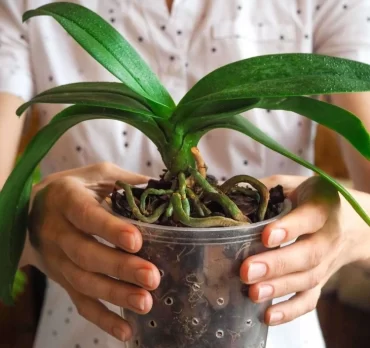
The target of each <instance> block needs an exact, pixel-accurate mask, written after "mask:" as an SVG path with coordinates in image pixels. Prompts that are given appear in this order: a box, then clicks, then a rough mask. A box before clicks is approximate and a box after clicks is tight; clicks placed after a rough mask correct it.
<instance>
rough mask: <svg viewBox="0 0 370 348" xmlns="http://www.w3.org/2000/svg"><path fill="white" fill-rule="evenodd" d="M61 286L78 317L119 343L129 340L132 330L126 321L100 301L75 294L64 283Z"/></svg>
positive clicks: (74, 291) (75, 292) (70, 287)
mask: <svg viewBox="0 0 370 348" xmlns="http://www.w3.org/2000/svg"><path fill="white" fill-rule="evenodd" d="M62 285H63V287H64V288H65V289H66V290H67V292H68V294H69V296H70V297H71V299H72V301H73V303H74V304H75V306H76V308H77V312H78V314H79V315H81V316H82V317H84V318H85V319H86V320H88V321H89V322H91V323H93V324H95V325H96V326H98V327H99V328H101V329H102V330H103V331H105V332H106V333H108V334H110V335H111V336H114V337H116V338H117V339H119V340H120V341H124V342H125V341H127V340H129V339H130V338H131V336H132V329H131V327H130V325H129V323H128V322H127V321H126V320H124V319H122V318H121V317H120V316H119V315H117V314H116V313H113V312H112V311H110V310H109V309H108V308H107V307H105V306H104V305H103V304H102V303H101V302H100V301H98V300H94V299H92V298H89V297H88V296H85V295H82V294H81V293H79V292H77V291H76V290H74V289H73V288H72V286H70V285H69V284H68V283H67V282H66V281H64V282H63V284H62Z"/></svg>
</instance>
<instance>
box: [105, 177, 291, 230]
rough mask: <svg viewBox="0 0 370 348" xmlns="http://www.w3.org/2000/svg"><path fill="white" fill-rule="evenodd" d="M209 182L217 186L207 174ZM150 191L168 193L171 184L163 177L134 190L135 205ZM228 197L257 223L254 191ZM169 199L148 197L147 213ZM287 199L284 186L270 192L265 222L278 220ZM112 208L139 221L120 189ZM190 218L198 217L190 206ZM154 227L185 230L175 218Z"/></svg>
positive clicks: (218, 210) (214, 207) (217, 211)
mask: <svg viewBox="0 0 370 348" xmlns="http://www.w3.org/2000/svg"><path fill="white" fill-rule="evenodd" d="M207 181H208V182H209V183H211V184H212V185H213V186H214V187H217V180H216V179H215V178H214V177H213V176H212V175H207ZM147 188H155V189H164V190H168V189H171V182H168V181H164V180H163V179H162V178H161V179H160V180H150V181H149V182H148V185H147V186H146V187H145V188H135V187H134V188H133V189H132V192H133V194H134V196H135V198H136V204H137V205H138V206H139V204H140V196H141V194H142V193H143V192H144V191H145V189H147ZM194 192H195V193H198V192H199V188H197V187H195V188H194ZM228 197H229V198H230V199H231V200H232V201H233V202H234V203H235V204H236V205H237V206H238V208H239V209H240V210H241V211H242V212H243V214H244V215H246V216H248V218H249V219H250V220H251V222H258V219H257V210H258V207H259V201H260V197H259V194H258V192H257V191H256V190H254V189H252V188H246V189H244V190H243V192H240V191H238V190H232V191H231V192H230V193H229V194H228ZM169 199H170V196H169V195H164V196H154V197H153V196H152V197H149V198H148V211H149V212H151V211H154V209H155V208H157V207H158V206H159V205H161V204H162V203H164V202H166V201H169ZM284 199H285V196H284V192H283V187H282V186H281V185H277V186H275V187H273V188H271V189H270V199H269V204H268V208H267V212H266V215H265V220H268V219H270V218H273V217H275V216H276V215H278V214H279V213H280V212H281V210H282V206H283V202H284ZM200 200H201V202H203V203H204V204H205V205H206V206H207V208H209V209H210V210H211V211H212V214H211V215H210V216H224V217H228V216H227V215H226V214H225V212H224V210H223V208H222V207H221V206H220V205H219V204H218V203H215V202H208V201H206V200H205V199H204V198H203V197H202V196H200ZM112 208H113V210H114V211H115V212H116V213H118V214H120V215H122V216H124V217H126V218H129V219H133V220H136V218H135V216H134V215H133V213H132V210H131V208H130V207H129V205H128V203H127V201H126V197H125V194H124V192H123V193H122V192H120V188H118V187H117V188H115V189H114V191H113V193H112ZM190 216H191V217H199V215H197V212H196V210H195V209H193V207H192V205H191V210H190ZM154 224H157V225H162V226H174V227H184V225H182V224H181V223H180V222H177V221H173V219H171V218H170V219H168V218H166V217H165V216H164V215H163V216H162V217H161V218H160V219H159V220H158V221H157V222H155V223H154Z"/></svg>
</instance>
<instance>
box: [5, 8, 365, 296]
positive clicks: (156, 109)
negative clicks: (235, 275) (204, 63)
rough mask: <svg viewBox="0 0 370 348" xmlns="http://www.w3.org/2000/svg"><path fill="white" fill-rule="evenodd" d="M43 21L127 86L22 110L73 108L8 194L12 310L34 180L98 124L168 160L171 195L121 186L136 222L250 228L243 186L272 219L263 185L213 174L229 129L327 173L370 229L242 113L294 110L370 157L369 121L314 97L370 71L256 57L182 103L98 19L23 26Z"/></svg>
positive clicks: (81, 89) (203, 84)
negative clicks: (74, 131)
mask: <svg viewBox="0 0 370 348" xmlns="http://www.w3.org/2000/svg"><path fill="white" fill-rule="evenodd" d="M37 16H51V17H53V18H54V19H55V20H56V21H57V22H58V23H59V24H60V25H61V26H62V27H63V28H64V29H65V30H66V31H67V32H68V33H69V34H70V35H71V36H72V37H73V38H74V39H75V40H76V41H77V42H78V43H79V44H80V45H81V47H83V48H84V49H85V50H86V51H87V52H88V53H89V54H90V55H91V57H92V58H94V59H95V60H97V61H98V62H99V63H100V64H101V65H102V66H103V67H105V68H106V69H107V70H108V71H109V72H110V73H111V74H112V75H113V76H115V77H116V78H117V79H118V81H120V82H82V83H73V84H68V85H63V86H58V87H55V88H52V89H49V90H47V91H44V92H42V93H40V94H38V95H37V96H35V97H34V98H33V99H32V100H30V101H29V102H27V103H25V104H24V105H22V106H21V107H20V108H19V109H18V110H17V114H18V115H19V116H20V115H21V114H23V113H24V111H25V110H26V109H27V108H29V107H30V106H32V105H33V104H36V103H61V104H70V105H71V104H72V105H71V106H69V107H67V108H65V109H64V110H63V111H62V112H60V113H59V114H57V115H56V116H55V117H54V118H53V119H52V120H51V122H50V123H49V124H47V125H46V126H45V127H43V128H42V129H41V130H40V131H39V132H38V133H37V134H36V135H35V136H34V138H33V139H32V140H31V142H30V144H29V145H28V147H27V148H26V150H25V151H24V153H23V156H22V158H21V159H20V160H19V161H18V163H17V164H16V166H15V168H14V170H13V171H12V173H11V174H10V176H9V178H8V180H7V182H6V184H5V186H4V188H3V190H2V191H1V193H0V251H1V252H0V298H1V299H2V300H3V301H4V302H6V303H11V302H12V296H11V293H12V288H13V282H14V278H15V275H16V272H17V267H18V262H19V259H20V256H21V253H22V249H23V245H24V241H25V236H26V231H27V219H28V209H29V201H30V193H31V189H32V174H33V172H34V170H35V168H36V167H37V165H38V163H39V162H40V161H41V160H42V159H43V157H44V156H45V155H46V154H47V152H48V151H49V150H50V148H51V147H52V146H53V144H54V143H55V142H56V141H57V140H58V139H59V138H60V137H61V136H62V135H63V133H65V132H66V131H67V130H68V129H69V128H71V127H73V126H74V125H76V124H78V123H80V122H83V121H88V120H92V119H112V120H119V121H122V122H126V123H127V124H130V125H131V126H133V127H135V128H136V129H138V130H139V131H141V132H142V133H144V134H145V135H146V136H147V137H148V138H149V139H150V140H151V141H152V142H153V143H154V144H155V146H156V147H157V149H158V151H159V153H160V155H161V157H162V160H163V163H164V166H165V173H164V174H163V176H161V180H160V182H161V183H162V184H163V185H164V186H163V185H162V186H163V187H160V188H153V187H148V188H146V189H142V190H141V191H137V190H136V191H135V188H132V187H131V186H130V185H128V184H126V183H117V185H118V186H119V187H120V188H123V190H124V199H125V202H126V206H127V209H128V211H130V213H131V215H132V217H133V218H136V219H137V220H140V221H144V222H149V223H157V222H158V221H162V220H161V219H167V220H168V219H172V220H173V221H176V222H177V223H180V224H181V225H185V226H189V227H212V226H213V227H214V226H219V227H222V226H232V225H239V224H245V223H250V222H251V219H250V218H249V217H248V216H247V215H246V214H244V213H243V212H242V211H241V209H240V208H239V206H238V205H237V204H236V203H235V202H234V201H233V200H232V198H231V196H232V195H231V193H232V192H235V190H239V192H242V193H243V191H242V190H243V189H242V188H241V187H240V188H239V186H238V184H239V183H242V182H243V183H249V184H250V185H251V186H252V187H253V188H254V189H255V190H246V191H244V193H243V194H245V195H246V196H253V195H254V196H253V197H254V198H255V199H256V200H257V201H258V210H257V212H256V219H257V220H256V221H261V220H263V219H264V217H265V214H266V209H267V205H268V202H269V191H268V190H267V189H266V187H265V186H264V185H263V184H262V183H261V182H259V181H258V180H257V179H255V178H253V177H250V176H247V175H240V176H236V177H233V178H231V179H229V180H228V181H226V182H225V183H224V184H222V185H220V186H218V185H217V183H212V182H211V180H210V179H209V177H208V176H207V172H206V166H205V164H204V161H203V159H202V157H201V155H200V153H199V151H198V150H197V144H198V142H199V141H200V139H201V138H202V137H203V136H204V135H205V134H206V133H207V132H209V131H211V130H213V129H216V128H226V129H231V130H235V131H237V132H241V133H243V134H245V135H246V136H248V137H250V138H252V139H254V140H255V141H257V142H259V143H261V144H263V145H265V146H267V147H268V148H270V149H272V150H274V151H276V152H278V153H280V154H281V155H283V156H285V157H287V158H289V159H291V160H293V161H295V162H297V163H298V164H300V165H302V166H304V167H306V168H309V169H310V170H313V171H314V172H316V173H317V174H319V175H321V176H322V177H323V178H324V179H325V180H327V181H328V182H329V183H330V184H331V185H333V186H334V187H335V188H336V189H337V190H338V191H339V192H340V193H341V194H342V195H343V197H344V198H345V199H346V200H347V201H348V202H349V203H350V204H351V205H352V207H353V208H354V209H355V210H356V212H357V213H358V214H359V215H360V216H361V217H362V218H363V219H364V220H365V221H366V222H367V223H368V224H369V225H370V218H369V216H368V215H367V214H366V212H365V211H364V210H363V209H362V208H361V206H360V205H359V204H358V203H357V202H356V201H355V200H354V198H353V197H352V196H351V195H350V193H349V192H348V191H347V190H346V189H345V188H344V187H343V186H341V185H340V184H339V183H338V182H337V181H335V180H334V179H333V178H332V177H330V176H329V175H327V174H326V173H325V172H323V171H322V170H320V169H319V168H317V167H315V166H314V165H313V164H311V163H309V162H307V161H305V160H304V159H302V158H301V157H299V156H297V155H295V154H294V153H291V152H290V151H288V150H287V149H285V148H284V147H283V146H281V145H280V144H279V143H277V142H276V141H274V140H273V139H272V138H270V137H269V136H268V135H266V134H265V133H263V132H262V131H261V130H260V129H259V128H257V127H256V126H255V125H254V124H252V123H251V122H249V121H248V120H247V118H245V117H244V116H242V115H240V114H241V113H242V112H245V111H248V110H251V109H254V108H260V109H269V110H286V111H292V112H296V113H298V114H300V115H303V116H305V117H307V118H309V119H311V120H312V121H314V122H317V123H319V124H322V125H324V126H326V127H328V128H330V129H332V130H334V131H335V132H337V133H338V134H340V135H341V136H342V137H344V138H345V139H346V140H347V141H348V142H349V143H351V144H352V145H353V147H354V148H355V149H357V151H358V152H359V153H360V154H361V155H362V156H364V157H365V158H367V159H370V135H369V133H368V132H367V131H366V129H365V127H364V125H363V124H362V123H361V121H360V120H359V119H358V118H357V117H356V116H355V115H353V114H352V113H350V112H349V111H347V110H344V109H342V108H339V107H337V106H334V105H331V104H329V103H326V102H323V101H320V100H318V99H315V98H313V96H318V95H325V94H332V93H348V92H364V91H370V66H369V65H366V64H363V63H360V62H356V61H351V60H347V59H341V58H335V57H328V56H322V55H314V54H293V53H292V54H273V55H264V56H258V57H253V58H249V59H244V60H240V61H237V62H234V63H231V64H228V65H225V66H223V67H221V68H219V69H216V70H214V71H212V72H211V73H209V74H208V75H206V76H205V77H203V78H202V79H201V80H200V81H198V82H197V83H196V84H195V85H194V86H193V87H192V88H191V89H190V90H189V91H188V92H187V93H186V95H185V96H184V97H183V98H182V100H181V101H180V102H179V103H178V104H177V105H176V104H175V103H174V101H173V99H172V98H171V96H170V94H169V93H168V91H167V90H166V89H165V87H164V86H163V85H162V84H161V83H160V81H159V80H158V78H157V77H156V76H155V74H154V73H153V72H152V71H151V69H150V68H149V67H148V66H147V64H146V63H145V62H144V60H143V59H142V58H141V57H140V56H139V55H138V54H137V53H136V51H135V50H134V49H133V47H132V46H131V45H130V44H129V43H128V42H127V41H126V40H125V39H124V38H123V37H122V36H121V35H120V34H119V33H118V31H116V30H115V29H114V28H113V27H112V26H111V25H110V24H109V23H108V22H106V21H105V20H104V19H103V18H101V17H100V16H98V15H97V14H95V13H94V12H92V11H90V10H89V9H87V8H84V7H82V6H80V5H77V4H73V3H51V4H47V5H45V6H41V7H39V8H37V9H35V10H30V11H27V12H26V13H25V14H24V16H23V20H24V21H26V20H29V19H31V18H32V17H37ZM247 191H248V192H247ZM135 192H136V193H135ZM138 192H139V193H138ZM209 202H216V203H217V204H218V205H219V206H221V207H222V209H223V215H222V216H220V214H218V215H217V216H215V214H213V213H212V210H211V209H210V205H209V204H208V203H209Z"/></svg>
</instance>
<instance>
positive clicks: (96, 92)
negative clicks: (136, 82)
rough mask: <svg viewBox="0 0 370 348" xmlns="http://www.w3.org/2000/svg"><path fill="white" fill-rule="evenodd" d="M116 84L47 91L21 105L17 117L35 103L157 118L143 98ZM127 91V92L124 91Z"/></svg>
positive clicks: (77, 85) (77, 86) (88, 85)
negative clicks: (109, 110)
mask: <svg viewBox="0 0 370 348" xmlns="http://www.w3.org/2000/svg"><path fill="white" fill-rule="evenodd" d="M120 86H124V85H122V84H118V83H114V84H112V83H75V84H71V85H64V86H60V87H55V88H52V89H49V90H47V91H45V92H43V93H40V94H38V95H37V96H36V97H34V98H33V99H32V100H30V101H29V102H27V103H25V104H23V105H22V106H21V107H20V108H19V109H18V110H17V115H19V116H20V115H22V114H23V112H24V111H25V110H26V109H27V108H28V107H29V106H31V105H33V104H37V103H57V104H58V103H60V104H83V105H91V106H100V107H108V108H113V109H118V110H124V111H129V112H132V113H138V114H141V115H144V116H149V117H158V116H156V115H154V114H153V113H152V112H151V111H150V110H149V108H150V106H149V105H147V103H146V101H145V100H144V99H143V98H137V94H136V93H134V92H132V91H130V90H129V89H128V88H127V87H124V88H123V89H122V88H120ZM126 90H127V91H126Z"/></svg>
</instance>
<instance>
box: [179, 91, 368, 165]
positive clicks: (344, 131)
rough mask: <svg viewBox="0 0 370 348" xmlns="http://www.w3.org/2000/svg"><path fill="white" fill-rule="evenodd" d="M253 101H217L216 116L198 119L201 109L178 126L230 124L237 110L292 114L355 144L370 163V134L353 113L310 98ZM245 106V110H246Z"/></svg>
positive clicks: (189, 130)
mask: <svg viewBox="0 0 370 348" xmlns="http://www.w3.org/2000/svg"><path fill="white" fill-rule="evenodd" d="M252 100H255V99H238V103H236V104H235V106H236V107H235V108H232V103H231V104H230V100H226V101H225V105H224V106H222V103H223V102H222V101H217V102H215V107H213V108H212V107H209V109H210V110H212V111H214V112H215V114H213V115H212V114H210V115H207V114H205V115H201V114H199V115H198V112H201V111H202V110H204V108H202V107H200V109H199V111H198V110H196V114H195V115H196V117H194V118H192V117H189V118H185V119H183V120H182V119H181V120H179V121H178V122H177V125H178V127H182V128H183V129H184V131H185V132H186V133H188V132H191V131H192V129H193V128H194V127H198V125H199V124H212V122H220V121H222V119H226V120H228V117H230V116H233V115H235V114H236V112H234V110H236V109H237V108H239V110H241V111H246V110H250V109H252V108H263V109H271V110H286V111H292V112H296V113H298V114H300V115H303V116H305V117H307V118H309V119H311V120H313V121H315V122H317V123H320V124H322V125H324V126H326V127H328V128H330V129H332V130H334V131H335V132H336V133H338V134H340V135H342V136H343V137H344V138H345V139H346V140H347V141H348V142H349V143H350V144H352V146H353V147H354V148H355V149H357V151H358V152H359V153H361V155H362V156H364V157H365V158H367V159H370V134H369V133H368V131H367V130H366V128H365V126H364V125H363V123H362V122H361V120H360V119H359V118H358V117H356V116H355V115H354V114H352V113H351V112H349V111H347V110H345V109H342V108H340V107H338V106H335V105H332V104H329V103H326V102H323V101H320V100H316V99H313V98H309V97H286V98H264V99H260V100H259V101H257V102H256V103H255V104H250V103H249V102H250V101H252ZM243 103H244V104H245V106H243ZM208 104H210V105H211V104H212V102H208V103H206V105H208ZM220 105H221V107H220ZM228 107H230V110H232V111H230V112H229V113H227V112H225V110H226V109H227V108H228ZM217 112H219V113H217ZM271 117H273V116H271ZM230 122H231V121H230Z"/></svg>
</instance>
